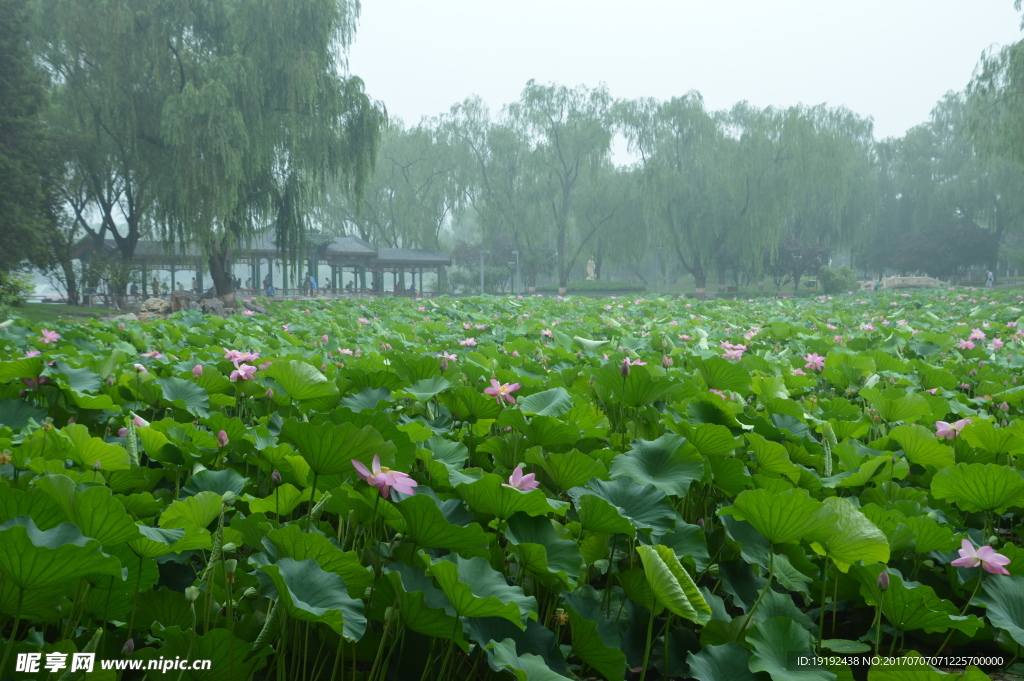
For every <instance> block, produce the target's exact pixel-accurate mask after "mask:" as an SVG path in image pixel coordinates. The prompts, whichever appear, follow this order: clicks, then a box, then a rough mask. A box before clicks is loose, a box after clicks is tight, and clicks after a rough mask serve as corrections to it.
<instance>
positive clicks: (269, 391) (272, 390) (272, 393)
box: [264, 388, 274, 400]
mask: <svg viewBox="0 0 1024 681" xmlns="http://www.w3.org/2000/svg"><path fill="white" fill-rule="evenodd" d="M264 394H265V395H266V396H267V399H268V400H269V399H270V398H272V397H273V396H274V389H273V388H267V392H266V393H264Z"/></svg>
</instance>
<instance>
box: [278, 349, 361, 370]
mask: <svg viewBox="0 0 1024 681" xmlns="http://www.w3.org/2000/svg"><path fill="white" fill-rule="evenodd" d="M356 356H357V357H358V356H359V352H358V351H356ZM271 364H273V362H264V363H263V364H261V365H259V367H258V368H259V370H260V371H266V369H267V367H268V366H270V365H271Z"/></svg>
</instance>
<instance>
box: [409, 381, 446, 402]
mask: <svg viewBox="0 0 1024 681" xmlns="http://www.w3.org/2000/svg"><path fill="white" fill-rule="evenodd" d="M451 387H452V384H451V383H450V382H449V381H448V380H447V379H444V378H442V377H440V376H433V377H431V378H424V379H421V380H419V381H416V382H415V383H413V384H412V385H410V386H409V387H408V388H404V389H402V391H401V392H403V393H406V394H408V395H410V396H412V398H413V399H415V400H419V401H420V402H426V401H427V400H431V399H433V398H434V397H435V396H437V395H438V394H439V393H443V392H444V391H445V390H448V388H451Z"/></svg>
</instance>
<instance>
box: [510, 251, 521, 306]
mask: <svg viewBox="0 0 1024 681" xmlns="http://www.w3.org/2000/svg"><path fill="white" fill-rule="evenodd" d="M512 255H514V256H516V278H515V281H513V282H512V295H515V293H516V283H517V282H518V283H519V294H520V295H522V293H523V276H522V274H520V272H519V251H512Z"/></svg>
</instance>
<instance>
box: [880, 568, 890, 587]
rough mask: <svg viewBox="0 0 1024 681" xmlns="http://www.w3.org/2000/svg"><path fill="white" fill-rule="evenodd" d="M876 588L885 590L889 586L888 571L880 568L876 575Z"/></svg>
mask: <svg viewBox="0 0 1024 681" xmlns="http://www.w3.org/2000/svg"><path fill="white" fill-rule="evenodd" d="M878 588H879V589H881V590H882V591H886V590H887V589H888V588H889V571H888V570H882V572H881V573H880V574H879V575H878Z"/></svg>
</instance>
